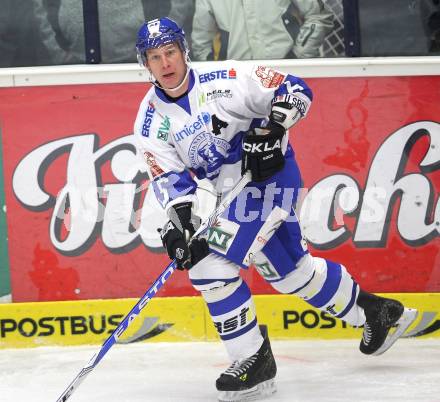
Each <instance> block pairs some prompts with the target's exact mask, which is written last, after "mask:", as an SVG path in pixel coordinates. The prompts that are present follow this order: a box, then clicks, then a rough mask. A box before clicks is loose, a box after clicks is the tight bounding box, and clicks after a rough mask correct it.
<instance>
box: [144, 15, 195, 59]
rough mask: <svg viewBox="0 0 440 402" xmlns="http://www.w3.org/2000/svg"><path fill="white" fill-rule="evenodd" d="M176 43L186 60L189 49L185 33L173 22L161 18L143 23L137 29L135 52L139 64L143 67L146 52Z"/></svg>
mask: <svg viewBox="0 0 440 402" xmlns="http://www.w3.org/2000/svg"><path fill="white" fill-rule="evenodd" d="M173 42H177V43H178V45H179V46H180V49H181V50H182V52H184V54H185V58H186V59H187V60H188V53H189V48H188V44H187V43H186V39H185V32H184V31H183V29H182V28H181V27H179V25H177V23H176V22H175V21H173V20H172V19H170V18H167V17H162V18H157V19H155V20H151V21H148V22H144V23H143V24H142V26H141V27H140V29H139V32H138V36H137V41H136V52H137V58H138V61H139V64H141V65H145V62H146V60H147V57H146V51H147V50H148V49H154V48H158V47H161V46H163V45H167V44H169V43H173Z"/></svg>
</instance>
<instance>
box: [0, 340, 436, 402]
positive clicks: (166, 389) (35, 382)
mask: <svg viewBox="0 0 440 402" xmlns="http://www.w3.org/2000/svg"><path fill="white" fill-rule="evenodd" d="M272 347H273V350H274V354H275V357H276V359H277V362H278V375H277V385H278V392H277V393H276V394H275V395H274V396H273V397H271V398H270V399H268V401H270V402H281V401H283V402H287V401H288V402H295V401H301V402H302V401H304V402H306V401H307V402H315V401H320V402H322V401H326V402H327V401H329V402H330V401H334V402H336V401H337V402H345V401H347V402H348V401H350V402H352V401H374V402H379V401H380V402H387V401H401V402H403V401H405V402H407V401H408V402H411V401H423V402H434V401H440V340H435V339H431V340H420V339H401V340H399V341H398V342H397V343H396V344H395V345H394V346H393V348H392V349H390V350H389V351H388V352H386V353H385V354H384V355H382V356H378V357H371V356H364V355H362V354H361V353H360V352H359V350H358V342H357V341H352V340H350V341H272ZM97 350H99V347H96V346H84V347H53V348H36V349H16V350H0V402H24V401H31V402H55V401H56V399H57V398H58V397H59V396H60V395H61V393H62V392H63V391H64V389H65V388H66V387H67V386H68V384H69V383H70V382H71V381H72V380H73V378H74V377H75V376H76V374H77V373H78V372H79V370H81V368H82V367H83V366H84V365H85V364H86V363H87V362H88V361H89V359H90V358H91V357H92V355H93V354H94V353H95V352H96V351H97ZM227 366H228V359H227V357H226V353H225V351H224V350H223V347H222V345H221V344H220V343H216V342H211V343H150V344H148V343H143V344H132V345H116V346H114V347H113V348H112V349H111V350H110V351H109V352H108V354H107V355H106V356H105V357H104V359H103V361H101V362H100V363H99V364H98V366H97V367H96V368H95V369H94V370H93V371H92V373H90V374H89V376H88V377H87V378H86V379H85V381H84V382H83V383H82V384H81V385H80V386H79V388H78V389H77V390H76V391H75V393H74V394H73V395H72V396H71V398H69V402H91V401H93V402H141V401H142V402H145V401H148V402H156V401H161V402H164V401H169V402H171V401H173V402H189V401H204V402H207V401H216V400H217V399H216V390H215V385H214V384H215V379H216V378H217V376H218V374H219V373H220V372H221V371H222V370H223V369H224V368H226V367H227Z"/></svg>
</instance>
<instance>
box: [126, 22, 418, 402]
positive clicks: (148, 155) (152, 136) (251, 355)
mask: <svg viewBox="0 0 440 402" xmlns="http://www.w3.org/2000/svg"><path fill="white" fill-rule="evenodd" d="M136 49H137V53H138V58H139V61H140V63H141V64H142V65H143V66H145V67H146V69H147V70H148V72H149V74H150V75H151V81H152V82H153V84H154V86H153V87H152V88H151V89H150V90H149V91H148V93H147V94H146V96H145V98H144V99H143V101H142V103H141V105H140V109H139V112H138V115H137V118H136V122H135V126H134V135H135V137H136V140H137V144H138V150H139V153H140V154H141V155H143V157H144V159H145V161H146V164H147V166H148V170H149V174H150V178H151V179H152V181H153V188H154V191H155V194H156V196H157V199H158V200H159V202H160V203H161V204H162V206H163V207H164V208H165V209H166V211H167V213H168V216H169V217H170V221H169V222H168V223H167V225H166V226H165V228H164V229H163V230H162V232H161V237H162V241H163V244H164V246H165V248H166V249H167V252H168V255H169V257H170V258H176V260H177V266H178V268H179V269H187V270H189V271H188V273H189V278H190V280H191V282H192V284H193V286H194V287H195V288H196V289H197V290H199V291H200V292H201V294H202V296H203V298H204V300H205V301H206V303H207V305H208V309H209V312H210V314H211V317H212V320H213V322H214V325H215V327H216V329H217V331H218V333H219V335H220V338H221V339H222V340H223V343H224V345H225V347H226V349H227V352H228V354H229V356H230V358H231V361H232V365H231V366H230V367H229V368H228V369H227V370H226V371H225V372H224V373H222V374H221V375H220V377H219V378H218V379H217V382H216V386H217V389H218V391H219V400H221V401H244V400H248V399H253V398H262V397H264V396H266V395H270V394H272V393H273V392H275V389H276V388H275V383H274V377H275V375H276V364H275V360H274V357H273V354H272V351H271V348H270V343H269V338H268V336H267V333H266V331H260V328H259V326H258V324H257V317H256V315H255V308H254V305H253V302H252V298H251V292H250V290H249V288H248V286H247V285H246V283H245V282H244V281H243V280H242V279H241V278H240V273H239V271H240V268H244V269H246V268H247V267H248V266H249V265H251V264H254V265H255V266H256V267H257V269H258V270H259V273H260V274H261V275H262V276H263V277H264V278H265V279H266V280H267V282H268V283H270V284H271V285H272V286H273V287H274V288H275V289H276V290H277V291H279V292H281V293H286V294H295V295H298V296H299V297H301V298H302V299H304V300H306V301H307V302H308V303H310V304H311V305H312V306H314V307H316V308H319V309H321V310H324V311H327V312H328V313H330V314H332V315H333V316H335V317H337V318H340V319H342V320H344V321H346V322H347V323H349V324H351V325H353V326H362V325H363V326H364V332H363V338H362V340H361V343H360V350H361V352H363V353H365V354H380V353H383V352H384V351H385V350H386V349H387V348H389V347H390V346H391V345H392V344H393V343H394V342H395V341H396V340H397V338H398V337H399V336H400V335H401V334H402V333H403V332H404V331H405V330H406V328H407V327H408V326H409V325H410V324H411V322H412V321H413V320H414V319H415V316H416V314H417V313H416V311H415V310H411V309H405V308H404V306H403V305H402V304H401V303H400V302H398V301H396V300H391V299H385V298H381V297H378V296H375V295H372V294H369V293H367V292H365V291H362V290H361V289H360V288H359V285H358V284H357V283H356V282H355V280H354V279H353V278H352V277H351V276H350V274H349V273H348V272H347V270H346V269H345V267H344V266H342V265H341V264H338V263H336V262H331V261H327V260H325V259H323V258H318V257H313V256H312V255H311V254H310V253H309V252H308V250H307V245H306V243H305V241H304V239H303V238H302V236H301V230H300V226H299V224H298V221H297V219H295V213H294V210H293V206H294V204H295V201H296V196H297V190H298V189H299V188H300V182H301V180H300V173H299V170H298V166H297V164H296V162H295V158H294V151H293V149H292V147H291V146H290V144H289V142H288V135H287V134H286V131H287V130H288V129H290V128H291V127H293V126H294V125H295V124H296V123H297V122H298V121H299V120H300V119H302V118H304V117H306V115H307V112H308V110H309V108H310V104H311V102H312V98H313V96H312V92H311V90H310V88H309V87H308V86H307V84H306V83H305V82H304V81H303V80H301V79H300V78H297V77H294V76H291V75H289V74H284V73H281V72H279V71H275V70H273V69H271V68H267V67H262V66H256V67H249V66H248V65H247V64H244V63H240V62H236V61H226V62H222V63H215V64H211V65H207V66H206V67H202V68H200V69H197V70H196V69H193V68H191V66H190V63H189V58H188V46H187V44H186V41H185V35H184V32H183V31H182V29H181V28H180V27H179V26H177V24H176V23H175V22H174V21H172V20H170V19H168V18H161V19H157V20H153V21H150V22H147V23H145V24H143V25H142V27H141V28H140V30H139V33H138V39H137V43H136ZM244 171H250V172H251V175H252V182H251V183H250V184H249V185H248V186H247V187H246V188H245V190H243V192H242V193H241V194H240V195H239V196H238V197H237V198H236V199H235V201H234V202H233V203H232V204H231V206H230V207H229V208H228V210H227V211H225V212H224V213H223V214H222V215H221V216H220V217H219V218H218V220H217V222H216V223H215V224H214V225H213V226H212V227H211V228H210V230H209V232H208V236H207V238H206V239H205V238H199V239H192V240H190V237H191V235H192V234H193V233H194V231H195V227H196V221H197V219H196V217H195V216H194V213H193V209H194V207H195V204H196V203H197V200H196V197H195V190H196V183H195V181H194V179H193V175H195V176H197V177H198V178H200V179H203V178H207V179H209V180H210V181H211V182H212V184H213V185H214V186H215V188H216V189H217V191H218V193H219V194H220V195H221V194H223V195H224V194H225V193H227V191H228V190H229V189H231V188H232V187H233V186H234V184H235V183H236V182H237V181H238V180H239V178H240V177H241V175H242V174H243V172H244ZM292 189H294V190H296V191H291V190H292ZM394 325H397V329H396V330H395V331H394V332H393V333H391V331H390V329H391V327H392V326H394Z"/></svg>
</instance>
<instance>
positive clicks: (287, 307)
mask: <svg viewBox="0 0 440 402" xmlns="http://www.w3.org/2000/svg"><path fill="white" fill-rule="evenodd" d="M387 295H388V296H389V297H394V298H396V299H399V300H401V301H402V302H403V303H404V304H405V305H406V306H408V307H414V308H417V309H418V310H419V316H418V318H417V320H416V321H415V322H414V324H413V325H412V326H411V327H410V329H409V331H408V333H407V335H409V336H411V337H423V338H428V337H429V338H432V337H435V338H440V294H439V293H424V294H420V293H417V294H416V293H400V294H394V293H393V294H390V293H388V294H387ZM136 302H137V300H136V299H116V300H90V301H71V302H40V303H12V304H4V305H0V348H17V347H35V346H48V345H50V346H52V345H83V344H102V343H103V342H104V341H105V339H106V338H107V337H109V336H110V334H111V333H112V332H113V331H114V330H115V328H116V327H117V325H118V323H119V322H121V321H122V319H123V318H124V316H125V315H126V314H127V313H128V312H129V311H130V310H131V308H132V307H133V305H134V304H135V303H136ZM255 305H256V309H257V315H258V319H259V323H260V324H266V325H268V327H269V331H270V335H271V338H272V339H317V340H319V339H349V338H360V336H361V331H362V330H361V329H359V328H352V327H350V326H348V325H346V324H345V323H343V322H342V321H340V320H336V319H335V318H333V317H332V316H331V315H330V314H328V313H325V312H320V311H319V310H317V309H315V308H312V307H311V306H310V305H308V304H307V303H305V302H304V301H302V300H300V299H298V298H297V297H295V296H290V295H261V296H255ZM217 339H218V335H217V332H216V329H215V328H214V325H213V324H212V322H211V319H210V316H209V313H208V310H207V308H206V306H205V303H204V301H203V299H202V298H201V297H160V298H156V299H153V300H151V301H150V302H149V303H148V305H147V306H146V307H145V308H144V309H143V310H142V312H141V314H140V315H139V316H137V317H134V320H133V321H132V323H131V325H130V326H129V328H128V329H127V331H126V332H125V333H124V334H123V335H122V336H121V337H120V338H119V341H118V342H119V343H136V342H185V341H210V340H217Z"/></svg>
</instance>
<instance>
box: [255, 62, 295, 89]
mask: <svg viewBox="0 0 440 402" xmlns="http://www.w3.org/2000/svg"><path fill="white" fill-rule="evenodd" d="M251 77H252V79H253V80H255V81H257V82H259V83H260V84H261V85H262V86H263V87H264V88H278V87H279V86H280V85H281V84H282V83H283V82H284V79H285V78H286V74H283V73H281V72H279V71H277V70H274V69H273V68H271V67H267V66H258V65H257V66H254V67H253V69H252V73H251Z"/></svg>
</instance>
